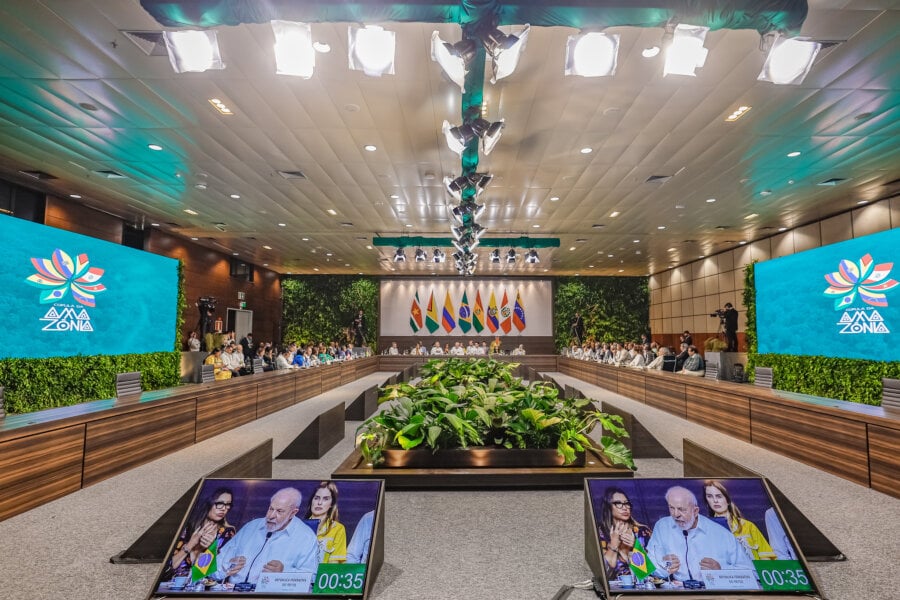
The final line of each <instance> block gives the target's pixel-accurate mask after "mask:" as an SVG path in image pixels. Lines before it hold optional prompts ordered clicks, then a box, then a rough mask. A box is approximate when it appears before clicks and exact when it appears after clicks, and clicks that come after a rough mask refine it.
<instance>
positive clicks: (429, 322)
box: [425, 290, 441, 333]
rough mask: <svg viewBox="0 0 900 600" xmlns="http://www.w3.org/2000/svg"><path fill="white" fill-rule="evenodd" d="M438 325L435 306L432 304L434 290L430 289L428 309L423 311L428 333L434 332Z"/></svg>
mask: <svg viewBox="0 0 900 600" xmlns="http://www.w3.org/2000/svg"><path fill="white" fill-rule="evenodd" d="M440 326H441V325H440V323H438V316H437V308H436V307H435V306H434V290H431V296H429V297H428V309H427V310H426V311H425V327H427V328H428V331H429V332H430V333H434V332H435V331H437V330H438V327H440Z"/></svg>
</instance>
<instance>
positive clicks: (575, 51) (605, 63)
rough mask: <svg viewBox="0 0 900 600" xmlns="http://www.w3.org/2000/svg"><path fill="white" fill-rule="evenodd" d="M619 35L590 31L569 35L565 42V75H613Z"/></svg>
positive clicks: (616, 59) (617, 53)
mask: <svg viewBox="0 0 900 600" xmlns="http://www.w3.org/2000/svg"><path fill="white" fill-rule="evenodd" d="M618 55H619V35H618V34H606V33H602V32H599V31H591V32H589V33H583V34H581V35H570V36H569V41H568V43H567V44H566V75H580V76H581V77H608V76H611V75H615V73H616V64H617V61H618Z"/></svg>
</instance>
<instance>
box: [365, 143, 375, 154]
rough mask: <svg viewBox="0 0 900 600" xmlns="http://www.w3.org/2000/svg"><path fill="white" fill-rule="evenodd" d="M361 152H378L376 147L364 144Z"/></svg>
mask: <svg viewBox="0 0 900 600" xmlns="http://www.w3.org/2000/svg"><path fill="white" fill-rule="evenodd" d="M363 150H365V151H366V152H375V151H376V150H378V147H377V146H373V145H372V144H366V145H365V146H363Z"/></svg>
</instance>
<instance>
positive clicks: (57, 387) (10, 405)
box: [0, 261, 187, 413]
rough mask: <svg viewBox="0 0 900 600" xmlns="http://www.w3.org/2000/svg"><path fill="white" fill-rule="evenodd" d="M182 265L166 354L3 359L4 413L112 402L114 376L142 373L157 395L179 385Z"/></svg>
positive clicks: (145, 384) (0, 364) (144, 385)
mask: <svg viewBox="0 0 900 600" xmlns="http://www.w3.org/2000/svg"><path fill="white" fill-rule="evenodd" d="M183 270H184V265H183V263H182V262H181V261H178V297H177V301H176V302H177V307H175V310H176V311H177V316H176V318H175V331H173V332H172V351H171V352H151V353H148V354H119V355H114V356H64V357H52V358H6V359H3V360H0V386H3V387H5V388H6V389H5V391H4V402H3V403H4V408H5V409H6V411H7V412H9V413H27V412H34V411H36V410H43V409H45V408H55V407H58V406H71V405H73V404H79V403H81V402H88V401H91V400H98V399H102V398H114V397H115V395H116V374H117V373H127V372H130V371H140V372H141V387H142V388H143V389H144V390H157V389H162V388H169V387H175V386H177V385H178V384H179V383H180V381H181V352H180V331H181V326H182V325H183V323H184V307H185V306H186V304H187V301H186V299H185V295H184V272H183Z"/></svg>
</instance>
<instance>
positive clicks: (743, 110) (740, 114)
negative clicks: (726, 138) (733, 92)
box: [725, 106, 753, 123]
mask: <svg viewBox="0 0 900 600" xmlns="http://www.w3.org/2000/svg"><path fill="white" fill-rule="evenodd" d="M751 108H753V107H752V106H739V107H738V108H737V110H735V111H734V112H733V113H731V114H730V115H728V116H727V117H725V120H726V121H728V122H729V123H733V122H734V121H737V120H738V119H740V118H741V117H743V116H744V115H746V114H747V112H748V111H749V110H750V109H751Z"/></svg>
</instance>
